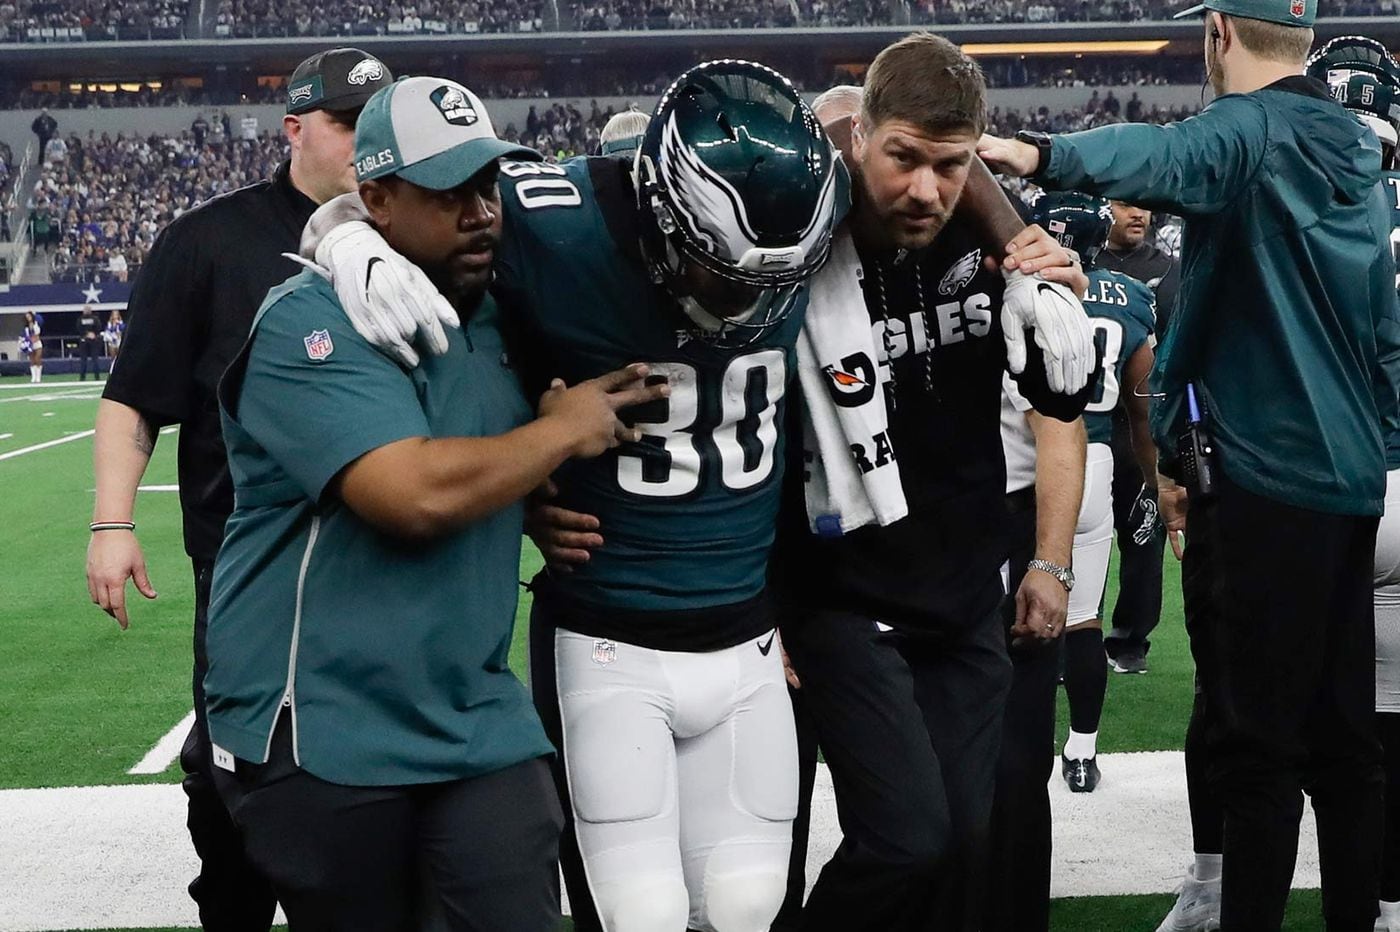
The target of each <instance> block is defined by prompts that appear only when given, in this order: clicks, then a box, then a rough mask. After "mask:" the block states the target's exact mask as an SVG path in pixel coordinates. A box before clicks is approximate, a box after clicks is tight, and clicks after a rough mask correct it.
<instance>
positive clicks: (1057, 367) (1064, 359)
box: [1001, 271, 1094, 395]
mask: <svg viewBox="0 0 1400 932" xmlns="http://www.w3.org/2000/svg"><path fill="white" fill-rule="evenodd" d="M1004 274H1005V275H1006V292H1005V294H1004V295H1003V296H1002V299H1001V329H1002V334H1003V336H1004V337H1005V338H1006V364H1007V367H1008V368H1010V370H1011V372H1012V373H1013V374H1015V375H1020V374H1021V373H1022V372H1024V371H1025V368H1026V328H1027V327H1033V328H1034V329H1035V343H1036V346H1039V347H1040V349H1041V351H1042V352H1043V353H1044V354H1045V378H1046V381H1047V382H1048V383H1049V385H1050V390H1051V391H1053V392H1055V393H1056V394H1061V395H1073V394H1074V393H1076V392H1078V391H1079V390H1080V389H1082V388H1083V387H1084V386H1085V385H1086V384H1087V383H1088V381H1089V376H1090V375H1091V374H1092V370H1093V368H1094V331H1093V327H1092V326H1091V325H1090V324H1089V317H1088V315H1086V314H1085V313H1084V306H1083V305H1082V304H1080V303H1079V298H1078V297H1076V296H1075V294H1074V292H1072V291H1070V290H1069V289H1068V288H1066V287H1065V286H1064V285H1061V284H1058V283H1056V282H1049V281H1046V280H1045V279H1043V278H1041V277H1040V276H1039V275H1025V274H1023V273H1021V272H1016V271H1006V272H1005V273H1004Z"/></svg>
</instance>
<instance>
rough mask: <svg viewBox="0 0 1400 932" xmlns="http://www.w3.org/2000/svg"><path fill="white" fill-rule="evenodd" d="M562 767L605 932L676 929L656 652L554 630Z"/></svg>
mask: <svg viewBox="0 0 1400 932" xmlns="http://www.w3.org/2000/svg"><path fill="white" fill-rule="evenodd" d="M554 647H555V660H556V664H557V670H556V677H557V681H558V687H559V704H560V712H561V717H562V720H563V731H564V766H565V769H566V771H567V773H568V778H569V797H570V804H571V805H572V807H573V812H574V818H575V830H576V832H577V835H578V844H579V852H580V853H581V854H582V856H583V862H584V871H585V873H586V875H587V877H588V885H589V889H590V890H591V891H592V893H593V898H594V901H595V903H596V905H597V908H598V913H599V917H600V919H601V920H602V923H603V927H604V929H606V930H607V932H683V930H684V929H685V927H686V916H687V914H688V912H689V901H688V897H687V894H686V889H685V880H684V874H683V871H682V867H681V857H680V841H679V835H680V823H679V814H678V808H677V797H676V755H675V742H674V739H673V738H672V735H671V725H670V722H671V719H672V717H673V716H674V713H675V697H674V694H673V693H672V692H671V690H670V686H669V684H668V682H667V680H666V677H665V675H664V672H663V670H662V669H661V663H660V659H659V654H660V653H661V652H659V651H653V650H648V649H647V648H642V647H636V646H634V645H629V644H625V643H621V642H617V641H609V640H606V639H602V638H593V637H588V636H585V635H580V634H576V633H574V632H571V631H566V630H563V629H561V630H559V631H558V632H557V633H556V634H555V639H554Z"/></svg>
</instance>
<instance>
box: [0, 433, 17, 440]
mask: <svg viewBox="0 0 1400 932" xmlns="http://www.w3.org/2000/svg"><path fill="white" fill-rule="evenodd" d="M13 436H14V434H0V440H9V439H10V438H11V437H13Z"/></svg>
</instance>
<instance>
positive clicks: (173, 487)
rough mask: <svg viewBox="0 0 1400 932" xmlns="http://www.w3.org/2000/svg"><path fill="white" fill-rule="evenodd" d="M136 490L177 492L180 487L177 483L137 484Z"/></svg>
mask: <svg viewBox="0 0 1400 932" xmlns="http://www.w3.org/2000/svg"><path fill="white" fill-rule="evenodd" d="M94 491H96V490H94ZM136 491H138V492H178V491H180V487H179V486H178V485H138V486H137V487H136Z"/></svg>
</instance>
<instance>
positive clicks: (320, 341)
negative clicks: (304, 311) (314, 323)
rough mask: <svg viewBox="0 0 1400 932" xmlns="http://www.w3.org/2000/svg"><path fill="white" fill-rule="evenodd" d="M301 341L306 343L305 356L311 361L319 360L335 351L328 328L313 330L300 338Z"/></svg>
mask: <svg viewBox="0 0 1400 932" xmlns="http://www.w3.org/2000/svg"><path fill="white" fill-rule="evenodd" d="M302 342H303V343H305V344H306V357H307V358H308V359H310V360H311V361H312V362H321V361H323V360H325V359H326V358H327V357H328V356H330V354H331V353H333V352H335V344H334V343H332V342H331V334H330V331H328V330H313V331H311V333H309V334H307V335H306V336H305V337H303V338H302Z"/></svg>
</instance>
